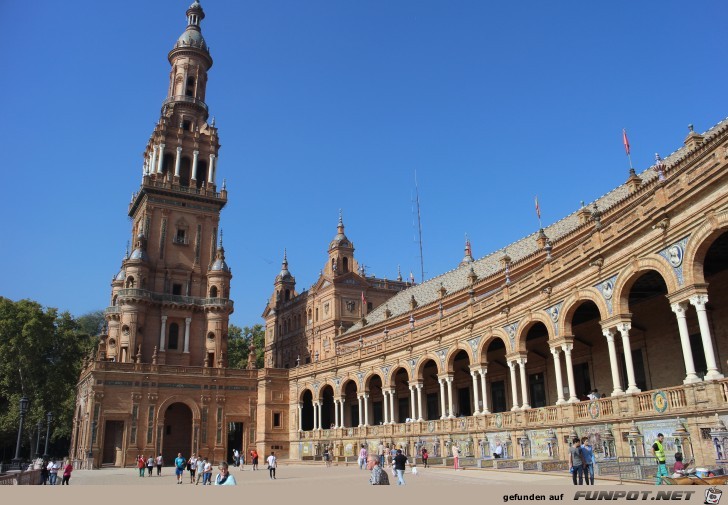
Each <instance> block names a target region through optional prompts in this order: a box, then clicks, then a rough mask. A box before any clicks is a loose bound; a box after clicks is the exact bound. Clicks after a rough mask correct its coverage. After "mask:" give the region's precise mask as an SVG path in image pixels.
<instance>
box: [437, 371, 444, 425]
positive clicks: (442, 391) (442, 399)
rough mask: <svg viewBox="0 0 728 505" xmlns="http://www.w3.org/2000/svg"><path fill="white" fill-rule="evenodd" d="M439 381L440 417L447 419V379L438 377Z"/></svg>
mask: <svg viewBox="0 0 728 505" xmlns="http://www.w3.org/2000/svg"><path fill="white" fill-rule="evenodd" d="M437 382H439V383H440V419H445V417H446V416H445V379H444V378H443V377H438V379H437Z"/></svg>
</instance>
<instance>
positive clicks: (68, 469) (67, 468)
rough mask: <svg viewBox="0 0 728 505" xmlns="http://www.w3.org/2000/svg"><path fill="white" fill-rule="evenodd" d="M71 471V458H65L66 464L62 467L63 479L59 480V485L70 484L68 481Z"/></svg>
mask: <svg viewBox="0 0 728 505" xmlns="http://www.w3.org/2000/svg"><path fill="white" fill-rule="evenodd" d="M71 472H73V465H72V464H71V460H70V459H67V460H66V465H65V466H64V467H63V481H62V482H61V486H64V485H65V486H68V485H70V483H69V481H70V480H71Z"/></svg>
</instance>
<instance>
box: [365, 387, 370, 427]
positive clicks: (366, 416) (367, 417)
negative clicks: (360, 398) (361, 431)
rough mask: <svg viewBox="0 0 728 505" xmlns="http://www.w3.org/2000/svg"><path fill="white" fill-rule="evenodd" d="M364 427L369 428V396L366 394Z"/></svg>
mask: <svg viewBox="0 0 728 505" xmlns="http://www.w3.org/2000/svg"><path fill="white" fill-rule="evenodd" d="M364 426H369V394H368V393H364Z"/></svg>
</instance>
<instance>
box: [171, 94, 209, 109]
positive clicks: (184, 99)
mask: <svg viewBox="0 0 728 505" xmlns="http://www.w3.org/2000/svg"><path fill="white" fill-rule="evenodd" d="M179 102H183V103H189V104H192V105H195V106H197V107H199V108H200V109H202V110H204V111H205V112H207V104H206V103H205V102H203V101H202V100H198V99H197V98H195V97H193V96H187V95H175V96H172V97H169V98H167V99H166V100H165V101H164V102H163V104H162V105H163V106H164V105H170V104H173V103H179Z"/></svg>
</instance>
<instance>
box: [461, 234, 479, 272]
mask: <svg viewBox="0 0 728 505" xmlns="http://www.w3.org/2000/svg"><path fill="white" fill-rule="evenodd" d="M474 261H475V260H474V259H473V253H472V250H471V247H470V239H469V238H468V234H467V233H466V234H465V256H463V259H462V261H461V262H460V266H463V265H468V264H470V263H472V262H474Z"/></svg>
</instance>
